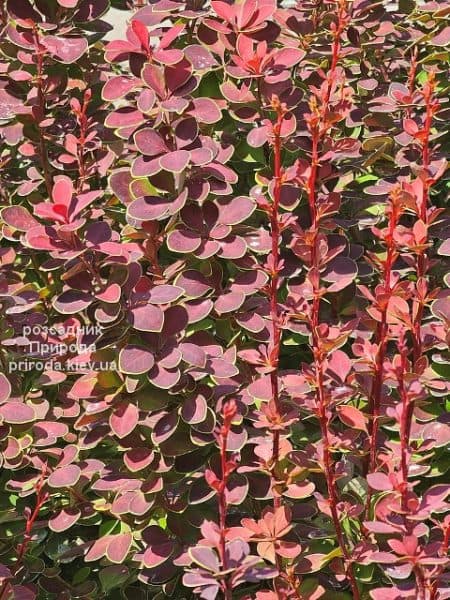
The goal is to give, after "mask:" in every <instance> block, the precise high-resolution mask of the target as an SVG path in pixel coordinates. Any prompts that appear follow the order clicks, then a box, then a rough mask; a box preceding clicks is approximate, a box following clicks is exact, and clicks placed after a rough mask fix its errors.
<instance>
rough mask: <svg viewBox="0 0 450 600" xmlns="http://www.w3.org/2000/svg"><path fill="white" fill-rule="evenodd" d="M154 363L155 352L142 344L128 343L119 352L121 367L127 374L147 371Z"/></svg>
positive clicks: (138, 373)
mask: <svg viewBox="0 0 450 600" xmlns="http://www.w3.org/2000/svg"><path fill="white" fill-rule="evenodd" d="M154 364H155V359H154V357H153V354H152V353H151V352H150V351H149V350H148V349H147V348H144V347H142V346H137V345H134V344H128V345H127V346H125V347H124V348H122V350H121V351H120V352H119V369H120V370H121V371H122V373H126V374H127V375H140V374H141V373H147V371H149V370H150V369H151V368H152V367H153V365H154Z"/></svg>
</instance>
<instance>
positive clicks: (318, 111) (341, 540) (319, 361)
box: [307, 0, 360, 600]
mask: <svg viewBox="0 0 450 600" xmlns="http://www.w3.org/2000/svg"><path fill="white" fill-rule="evenodd" d="M346 16H347V12H346V2H345V1H342V0H341V1H340V3H339V12H338V25H337V28H336V30H335V32H334V40H333V48H332V61H331V66H330V70H329V73H328V77H327V87H326V90H325V94H324V96H323V98H322V104H321V106H320V107H318V106H317V102H316V99H315V98H314V97H313V98H312V101H311V103H310V107H311V120H310V123H309V129H310V134H311V143H312V150H311V169H310V174H309V178H308V184H307V190H308V204H309V211H310V219H311V230H312V240H311V269H314V271H315V272H314V277H312V278H311V279H312V281H311V283H312V286H313V304H312V309H311V317H310V324H311V341H312V350H313V356H314V367H315V374H316V389H317V402H318V417H319V423H320V431H321V435H322V444H323V467H324V472H325V479H326V484H327V490H328V497H329V505H330V512H331V518H332V521H333V525H334V529H335V531H336V537H337V541H338V544H339V547H340V549H341V551H342V555H343V557H344V559H345V563H346V575H347V579H348V581H349V583H350V586H351V588H352V593H353V598H354V600H359V598H360V594H359V590H358V585H357V583H356V578H355V575H354V572H353V565H352V557H351V555H350V552H349V550H348V548H347V543H346V540H345V537H344V532H343V529H342V526H341V522H340V515H339V510H338V507H337V505H338V502H339V497H338V490H337V486H336V478H335V472H334V464H333V458H332V453H331V443H330V437H329V419H328V414H327V413H328V410H327V409H328V406H327V404H328V403H327V398H326V391H325V385H324V362H325V359H326V352H325V351H323V350H322V348H321V340H320V337H319V334H318V327H319V321H320V297H321V292H320V282H319V277H318V273H319V269H320V260H319V259H320V257H319V247H318V241H319V238H318V234H319V214H318V211H317V197H316V188H317V179H318V168H319V165H320V151H319V145H320V142H321V140H322V138H323V137H324V136H325V135H326V134H327V133H328V131H329V129H330V127H331V125H330V124H329V122H328V110H329V102H330V98H331V91H332V87H333V83H334V81H335V76H336V68H337V64H338V60H339V55H340V49H341V42H340V39H341V35H342V32H343V30H344V26H345V21H346Z"/></svg>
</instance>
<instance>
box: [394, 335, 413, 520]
mask: <svg viewBox="0 0 450 600" xmlns="http://www.w3.org/2000/svg"><path fill="white" fill-rule="evenodd" d="M398 345H399V350H400V367H399V372H398V379H397V381H398V393H399V396H400V400H401V403H402V418H401V421H400V470H401V474H402V488H401V496H402V501H401V502H402V510H403V511H405V512H406V511H407V509H408V470H409V469H408V467H409V457H410V453H409V430H408V406H409V403H410V400H409V398H408V394H407V392H406V387H405V373H406V372H407V352H408V349H407V346H406V343H405V337H404V332H402V333H401V337H400V339H399V344H398Z"/></svg>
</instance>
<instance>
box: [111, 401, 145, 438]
mask: <svg viewBox="0 0 450 600" xmlns="http://www.w3.org/2000/svg"><path fill="white" fill-rule="evenodd" d="M138 421H139V410H138V408H137V407H136V406H135V405H134V404H131V403H128V402H122V403H120V404H118V405H117V406H115V407H114V410H113V412H112V413H111V416H110V418H109V424H110V426H111V430H112V432H113V433H114V435H116V436H117V437H118V438H119V439H122V438H124V437H126V436H127V435H129V434H130V433H131V432H132V431H134V429H135V428H136V426H137V424H138Z"/></svg>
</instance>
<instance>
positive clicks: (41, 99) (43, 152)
mask: <svg viewBox="0 0 450 600" xmlns="http://www.w3.org/2000/svg"><path fill="white" fill-rule="evenodd" d="M33 41H34V49H35V53H36V68H37V76H36V91H37V100H38V105H39V117H38V119H39V120H38V121H37V128H38V136H39V154H40V158H41V164H42V170H43V172H44V181H45V187H46V189H47V194H48V196H49V198H51V196H52V178H51V175H50V165H49V162H48V156H47V146H46V143H45V137H44V134H43V131H42V127H41V126H40V123H41V121H42V120H43V119H44V116H45V94H44V84H43V75H44V49H43V47H42V45H41V42H40V39H39V32H38V29H37V26H36V25H35V26H34V28H33Z"/></svg>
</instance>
